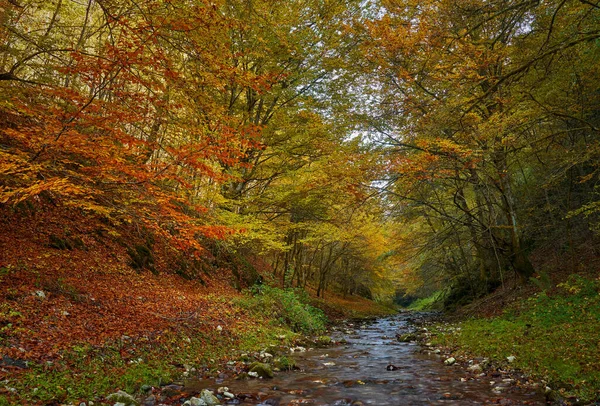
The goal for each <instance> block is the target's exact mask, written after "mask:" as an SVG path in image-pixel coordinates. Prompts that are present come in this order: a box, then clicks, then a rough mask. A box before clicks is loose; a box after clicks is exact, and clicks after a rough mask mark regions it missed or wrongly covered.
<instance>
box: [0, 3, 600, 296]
mask: <svg viewBox="0 0 600 406" xmlns="http://www.w3.org/2000/svg"><path fill="white" fill-rule="evenodd" d="M0 9H1V10H2V12H1V13H0V21H1V24H2V30H1V31H0V44H1V45H0V209H1V210H6V211H11V210H12V211H14V210H17V209H16V208H18V207H19V206H20V205H24V204H26V205H31V206H36V207H38V209H39V210H42V211H43V210H44V207H46V206H47V205H51V206H55V207H62V208H65V209H67V210H72V211H76V212H78V213H81V214H82V215H84V216H87V217H88V218H90V219H92V218H94V219H97V220H98V221H102V222H104V223H105V224H110V225H111V227H129V228H132V229H136V230H143V231H139V232H140V233H145V234H147V235H151V236H152V238H147V241H148V242H147V245H150V246H151V245H152V244H153V241H155V240H156V239H161V240H164V241H168V244H169V245H170V246H171V247H173V249H175V250H176V251H177V253H178V254H180V255H183V256H186V257H188V258H195V259H197V260H200V261H201V260H202V258H206V257H208V256H209V255H208V251H211V252H212V253H211V255H214V254H215V252H227V253H228V255H233V256H241V257H249V256H259V257H261V258H262V259H263V260H264V261H265V262H266V263H268V264H269V272H270V274H271V275H272V278H273V280H274V281H277V282H278V283H279V284H280V285H282V286H284V287H286V286H297V287H303V288H307V289H308V288H312V289H314V290H315V292H316V294H317V295H318V296H322V295H323V294H324V292H325V291H326V290H327V289H330V290H333V291H338V292H340V293H344V294H355V293H356V294H360V295H363V296H368V297H374V298H385V297H389V296H390V295H392V294H393V293H394V291H395V290H396V289H398V288H402V289H403V290H404V291H407V292H409V293H415V292H417V293H418V292H423V291H431V290H437V289H443V288H445V289H447V295H448V297H450V298H454V299H453V300H458V299H460V298H462V297H476V296H478V295H482V294H485V293H488V292H489V291H491V290H492V289H494V288H495V287H497V286H499V285H501V284H504V283H505V282H506V281H507V280H511V279H513V278H515V277H516V278H517V279H518V280H520V281H521V282H526V281H528V280H529V279H530V278H531V277H533V276H535V275H540V274H541V273H552V272H558V271H559V270H560V271H562V272H569V273H573V272H576V271H581V270H583V269H585V268H588V267H590V265H591V264H592V263H593V261H594V260H595V258H597V256H598V248H599V245H598V242H599V241H598V232H599V231H600V223H599V222H598V220H599V219H598V214H599V212H600V198H599V196H598V192H599V191H598V189H597V182H598V180H599V177H598V175H599V174H598V162H599V153H600V144H599V139H600V138H599V136H600V134H599V132H600V88H599V87H600V5H598V4H597V3H595V2H593V1H585V0H579V1H575V0H573V1H566V0H550V1H538V0H534V1H531V0H493V1H487V0H469V1H460V2H455V1H448V0H438V1H425V2H424V1H414V0H381V1H359V0H291V1H286V2H273V1H266V0H251V1H241V0H214V1H208V0H195V1H193V2H190V1H184V0H170V1H158V0H136V1H134V0H124V1H111V0H86V1H73V0H54V1H42V0H14V1H9V0H0ZM215 247H218V249H215Z"/></svg>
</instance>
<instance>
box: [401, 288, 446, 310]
mask: <svg viewBox="0 0 600 406" xmlns="http://www.w3.org/2000/svg"><path fill="white" fill-rule="evenodd" d="M443 298H444V291H442V290H440V291H437V292H435V293H433V294H432V295H431V296H428V297H425V298H421V299H417V300H415V301H414V302H412V303H411V304H410V306H408V308H409V309H411V310H433V309H435V310H439V309H441V306H442V300H443Z"/></svg>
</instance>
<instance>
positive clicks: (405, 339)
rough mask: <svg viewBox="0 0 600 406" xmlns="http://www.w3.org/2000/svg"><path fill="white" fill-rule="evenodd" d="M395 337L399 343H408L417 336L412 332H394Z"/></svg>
mask: <svg viewBox="0 0 600 406" xmlns="http://www.w3.org/2000/svg"><path fill="white" fill-rule="evenodd" d="M396 338H397V339H398V341H400V342H401V343H409V342H411V341H417V338H418V337H417V335H416V334H414V333H408V334H396Z"/></svg>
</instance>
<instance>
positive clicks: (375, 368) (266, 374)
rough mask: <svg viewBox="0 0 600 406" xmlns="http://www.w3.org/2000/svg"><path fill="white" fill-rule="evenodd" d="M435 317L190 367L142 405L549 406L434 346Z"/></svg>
mask: <svg viewBox="0 0 600 406" xmlns="http://www.w3.org/2000/svg"><path fill="white" fill-rule="evenodd" d="M431 318H432V315H431V314H426V313H401V314H398V315H396V316H393V317H388V318H382V319H377V320H372V321H360V322H346V323H344V324H342V325H340V326H338V327H336V328H334V329H332V331H331V343H329V338H328V337H321V338H319V339H317V340H315V341H313V342H308V343H306V344H305V346H297V347H293V348H285V347H271V348H265V349H264V351H262V352H260V353H255V354H242V355H240V357H239V360H236V361H231V362H229V363H228V364H227V365H225V366H223V368H221V370H219V371H212V372H213V373H211V374H207V373H205V372H203V371H196V370H194V369H193V368H190V370H189V371H188V374H187V375H188V376H187V380H186V381H185V382H182V384H181V385H173V384H172V385H167V386H164V387H162V388H146V389H148V391H147V394H146V396H145V397H144V399H142V404H143V405H145V406H155V405H160V404H184V405H188V406H198V405H214V404H224V405H225V404H227V405H235V404H256V405H299V404H306V405H338V406H341V405H354V406H360V405H435V404H443V405H492V404H494V405H497V404H500V405H544V404H546V401H545V397H544V395H543V393H542V390H540V388H539V387H537V385H536V384H535V383H534V382H530V381H529V380H528V379H527V377H526V376H523V375H520V374H518V373H515V372H514V371H509V370H508V369H503V368H501V367H494V366H493V365H491V364H490V363H489V362H488V361H487V360H484V359H472V360H466V359H457V358H455V357H453V356H452V355H451V354H447V353H444V351H443V349H439V348H434V347H433V346H431V345H429V344H430V343H428V342H427V338H428V335H429V333H428V330H427V327H426V324H424V323H423V322H424V321H427V320H430V319H431ZM419 341H420V342H419ZM286 369H288V370H286ZM217 402H218V403H217Z"/></svg>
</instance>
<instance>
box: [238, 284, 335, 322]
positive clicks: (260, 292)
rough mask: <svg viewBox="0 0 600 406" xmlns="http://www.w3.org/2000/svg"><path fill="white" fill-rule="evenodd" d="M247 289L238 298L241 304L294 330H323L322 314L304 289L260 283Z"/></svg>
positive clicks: (323, 316) (324, 319)
mask: <svg viewBox="0 0 600 406" xmlns="http://www.w3.org/2000/svg"><path fill="white" fill-rule="evenodd" d="M249 293H250V294H251V295H248V296H246V297H245V298H243V299H240V300H239V301H238V304H239V305H240V306H242V307H244V308H246V309H248V310H250V311H253V312H255V313H257V314H260V315H263V316H265V317H266V318H273V319H274V320H276V321H277V322H278V323H279V324H281V325H285V326H288V327H289V328H291V329H292V330H293V331H295V332H300V333H305V334H318V333H320V332H322V331H324V330H325V323H326V317H325V314H324V313H323V311H322V310H320V309H317V308H316V307H313V306H311V305H310V304H308V295H307V294H306V293H305V292H303V291H299V290H294V289H279V288H275V287H271V286H266V285H263V286H260V287H257V288H254V289H253V290H251V291H250V292H249Z"/></svg>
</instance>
